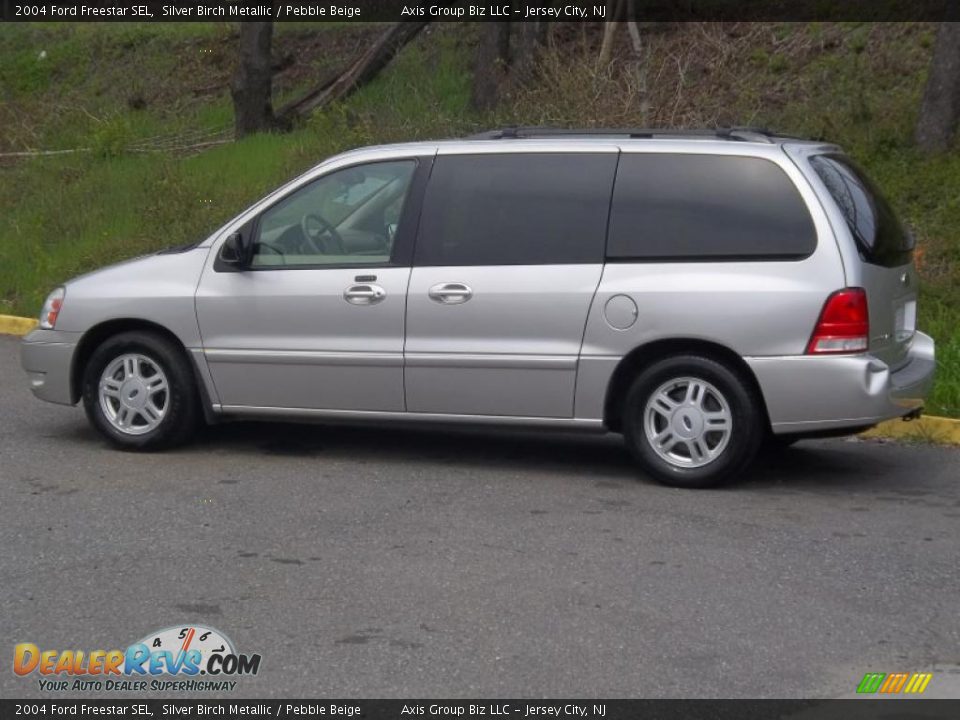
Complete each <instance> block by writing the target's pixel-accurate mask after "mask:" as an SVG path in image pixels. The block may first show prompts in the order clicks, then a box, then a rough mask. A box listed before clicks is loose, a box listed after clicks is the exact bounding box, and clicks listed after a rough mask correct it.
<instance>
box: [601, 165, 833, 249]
mask: <svg viewBox="0 0 960 720" xmlns="http://www.w3.org/2000/svg"><path fill="white" fill-rule="evenodd" d="M816 243H817V235H816V230H815V228H814V225H813V220H812V218H811V217H810V213H809V211H808V210H807V206H806V204H805V203H804V201H803V198H802V197H800V193H799V192H798V191H797V188H796V187H795V186H794V184H793V182H792V181H791V180H790V178H789V177H787V174H786V173H785V172H784V171H783V170H781V169H780V168H779V167H777V165H776V164H775V163H773V162H771V161H769V160H764V159H762V158H751V157H740V156H729V155H681V154H674V153H643V154H639V153H638V154H635V153H624V154H623V155H622V156H621V158H620V165H619V168H618V170H617V182H616V186H615V188H614V192H613V206H612V211H611V215H610V238H609V242H608V245H607V257H608V258H610V259H611V260H633V259H637V260H643V259H659V260H723V259H751V258H754V259H759V258H775V259H799V258H803V257H807V256H808V255H810V254H811V253H812V252H813V251H814V249H815V248H816Z"/></svg>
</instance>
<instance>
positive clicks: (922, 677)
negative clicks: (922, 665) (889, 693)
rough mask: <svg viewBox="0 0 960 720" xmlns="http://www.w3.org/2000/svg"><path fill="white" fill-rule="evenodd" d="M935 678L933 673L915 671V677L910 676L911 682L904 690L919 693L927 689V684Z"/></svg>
mask: <svg viewBox="0 0 960 720" xmlns="http://www.w3.org/2000/svg"><path fill="white" fill-rule="evenodd" d="M932 678H933V673H914V674H913V677H912V678H910V682H909V683H907V688H906V690H904V692H908V693H913V694H919V693H922V692H923V691H924V690H926V689H927V685H929V684H930V680H931V679H932Z"/></svg>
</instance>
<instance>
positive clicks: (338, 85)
mask: <svg viewBox="0 0 960 720" xmlns="http://www.w3.org/2000/svg"><path fill="white" fill-rule="evenodd" d="M426 25H427V22H399V23H396V24H395V25H393V26H391V27H390V29H389V30H387V31H386V32H385V33H383V34H382V35H381V36H380V37H379V38H378V39H377V40H376V42H374V43H373V44H372V45H371V46H370V47H369V48H367V49H366V50H365V51H364V52H363V53H361V54H360V56H359V57H357V58H356V59H355V60H354V61H353V62H352V63H350V65H349V66H348V67H347V68H346V69H345V70H343V71H342V72H340V73H338V74H337V75H335V76H334V77H332V78H329V79H328V80H325V81H324V82H322V83H321V84H320V85H319V86H318V87H316V88H314V89H313V90H311V91H310V92H308V93H307V94H306V95H304V96H303V97H301V98H300V99H298V100H294V101H293V102H291V103H289V104H288V105H286V106H284V107H283V108H282V109H281V110H280V112H279V113H278V117H279V118H280V119H281V120H282V121H284V122H285V123H289V122H291V121H293V120H295V119H297V118H302V117H305V116H306V115H309V114H310V113H311V112H313V111H314V110H317V109H318V108H322V107H324V106H326V105H329V104H330V103H332V102H336V101H338V100H343V99H344V98H346V97H347V96H348V95H350V94H351V93H353V92H354V91H355V90H357V88H360V87H362V86H363V85H365V84H366V83H368V82H370V81H371V80H373V78H375V77H376V76H377V74H378V73H379V72H380V71H381V70H383V68H385V67H386V66H387V65H388V64H389V63H390V61H391V60H392V59H393V57H394V55H396V54H397V53H398V52H399V51H400V49H401V48H402V47H403V46H404V45H406V44H407V43H409V42H410V41H411V40H413V38H415V37H416V36H417V34H418V33H419V32H420V31H421V30H423V28H424V27H426Z"/></svg>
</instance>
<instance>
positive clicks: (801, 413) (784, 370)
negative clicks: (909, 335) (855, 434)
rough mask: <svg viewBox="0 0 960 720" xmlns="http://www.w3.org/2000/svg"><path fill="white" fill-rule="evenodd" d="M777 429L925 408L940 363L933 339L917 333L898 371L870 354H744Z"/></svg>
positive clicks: (847, 422)
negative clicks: (936, 355)
mask: <svg viewBox="0 0 960 720" xmlns="http://www.w3.org/2000/svg"><path fill="white" fill-rule="evenodd" d="M745 360H746V361H747V364H748V365H749V366H750V367H751V368H752V369H753V372H754V374H755V375H756V377H757V381H758V382H759V383H760V390H761V392H762V393H763V397H764V400H765V401H766V405H767V412H768V414H769V415H770V424H771V426H772V428H773V432H774V433H776V434H789V433H807V432H817V431H829V430H840V429H843V428H847V427H849V428H862V427H864V426H870V425H876V424H877V423H879V422H882V421H884V420H889V419H891V418H898V417H903V416H904V415H909V414H911V413H913V412H915V411H917V410H918V409H920V408H922V407H923V403H924V400H925V399H926V397H927V394H928V393H929V392H930V388H931V387H933V377H934V371H935V368H936V360H935V356H934V343H933V339H932V338H930V337H929V336H928V335H924V334H923V333H919V332H918V333H917V334H916V336H915V337H914V340H913V344H912V346H911V348H910V354H909V356H908V361H907V363H906V364H905V365H903V367H901V368H899V369H897V370H896V371H895V372H894V371H891V370H890V368H889V366H888V365H887V364H886V363H884V362H883V361H881V360H878V359H877V358H875V357H872V356H871V355H845V356H839V357H829V356H824V357H813V356H795V357H756V358H745Z"/></svg>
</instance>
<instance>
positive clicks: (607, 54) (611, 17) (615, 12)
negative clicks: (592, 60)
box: [597, 0, 624, 67]
mask: <svg viewBox="0 0 960 720" xmlns="http://www.w3.org/2000/svg"><path fill="white" fill-rule="evenodd" d="M623 10H624V3H623V0H607V12H606V17H607V18H608V20H607V22H605V23H604V24H603V41H602V42H601V43H600V55H599V56H598V57H597V63H598V64H599V65H600V66H601V67H603V66H605V65H609V64H610V60H611V59H612V58H613V41H614V39H615V38H616V35H617V29H618V28H619V27H620V24H621V21H620V16H621V15H622V14H623Z"/></svg>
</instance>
